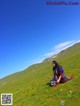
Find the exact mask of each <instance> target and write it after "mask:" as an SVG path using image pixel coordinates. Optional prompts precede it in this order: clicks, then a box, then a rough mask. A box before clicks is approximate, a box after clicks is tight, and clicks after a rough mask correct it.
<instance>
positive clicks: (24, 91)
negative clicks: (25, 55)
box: [0, 43, 80, 106]
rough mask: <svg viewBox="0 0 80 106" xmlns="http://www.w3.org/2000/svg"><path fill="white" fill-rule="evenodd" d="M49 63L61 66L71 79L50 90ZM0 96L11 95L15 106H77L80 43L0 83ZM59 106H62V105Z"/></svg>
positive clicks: (79, 87) (79, 86)
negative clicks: (0, 94)
mask: <svg viewBox="0 0 80 106" xmlns="http://www.w3.org/2000/svg"><path fill="white" fill-rule="evenodd" d="M52 60H56V61H57V62H58V63H59V64H60V65H62V66H63V68H64V70H65V74H66V75H67V76H70V75H73V76H74V79H73V80H71V81H69V82H67V83H64V84H60V85H59V86H57V87H49V86H48V85H47V83H48V82H49V80H50V79H51V78H52V77H53V73H52V64H51V62H52ZM0 93H12V94H13V97H14V98H13V103H14V106H53V105H54V106H62V105H63V103H62V102H64V104H65V105H64V106H75V105H76V106H80V43H77V44H75V45H73V46H71V47H69V48H68V49H66V50H63V51H61V52H60V53H58V54H56V55H54V56H52V57H51V58H50V60H49V59H45V60H44V61H43V62H42V63H39V64H33V65H31V66H30V67H28V68H27V69H25V70H23V71H21V72H17V73H14V74H12V75H9V76H7V77H5V78H3V79H1V80H0ZM61 103H62V104H61Z"/></svg>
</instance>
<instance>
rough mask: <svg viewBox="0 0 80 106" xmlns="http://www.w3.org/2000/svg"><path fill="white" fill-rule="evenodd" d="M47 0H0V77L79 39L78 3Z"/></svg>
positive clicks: (36, 61)
mask: <svg viewBox="0 0 80 106" xmlns="http://www.w3.org/2000/svg"><path fill="white" fill-rule="evenodd" d="M50 1H52V2H54V1H57V2H58V1H59V0H0V78H3V77H5V76H7V75H10V74H12V73H15V72H19V71H21V70H24V69H25V68H27V67H28V66H30V65H32V64H34V63H38V62H41V61H42V60H44V59H45V58H47V57H50V56H51V55H54V54H56V53H58V52H60V51H61V50H63V49H65V48H67V47H69V46H71V45H73V44H75V43H77V42H80V4H79V5H51V4H47V2H50ZM60 1H61V0H60ZM64 1H65V2H66V1H67V2H68V0H64ZM69 1H70V0H69ZM73 1H74V0H71V2H73ZM78 1H79V0H75V2H78ZM78 3H80V2H78Z"/></svg>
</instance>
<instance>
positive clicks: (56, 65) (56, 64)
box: [52, 61, 60, 70]
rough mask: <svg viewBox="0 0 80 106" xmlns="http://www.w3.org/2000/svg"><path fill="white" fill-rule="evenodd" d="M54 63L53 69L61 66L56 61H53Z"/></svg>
mask: <svg viewBox="0 0 80 106" xmlns="http://www.w3.org/2000/svg"><path fill="white" fill-rule="evenodd" d="M52 64H55V66H54V68H53V70H54V69H56V68H58V67H59V66H60V65H59V64H58V63H57V62H56V61H52Z"/></svg>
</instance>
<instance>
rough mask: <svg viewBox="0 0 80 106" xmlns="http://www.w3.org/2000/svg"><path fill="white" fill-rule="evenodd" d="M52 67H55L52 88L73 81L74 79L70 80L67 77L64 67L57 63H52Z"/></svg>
mask: <svg viewBox="0 0 80 106" xmlns="http://www.w3.org/2000/svg"><path fill="white" fill-rule="evenodd" d="M52 65H53V73H54V78H52V80H51V81H50V85H52V86H53V85H57V84H59V83H64V82H66V81H69V80H71V79H72V77H70V78H67V77H66V75H65V74H64V70H63V68H62V66H60V65H59V64H58V63H57V62H56V61H52Z"/></svg>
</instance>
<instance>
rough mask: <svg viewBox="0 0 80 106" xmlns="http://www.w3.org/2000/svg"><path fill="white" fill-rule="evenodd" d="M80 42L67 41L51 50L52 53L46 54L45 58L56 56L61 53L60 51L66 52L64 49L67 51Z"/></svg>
mask: <svg viewBox="0 0 80 106" xmlns="http://www.w3.org/2000/svg"><path fill="white" fill-rule="evenodd" d="M78 42H80V40H78V41H76V40H73V41H67V42H63V43H60V44H58V45H56V46H54V47H53V48H52V50H51V52H48V53H46V54H45V55H44V56H45V57H50V56H52V55H54V54H57V53H59V52H60V51H62V50H64V49H67V48H68V47H70V46H72V45H74V44H75V43H78Z"/></svg>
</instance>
